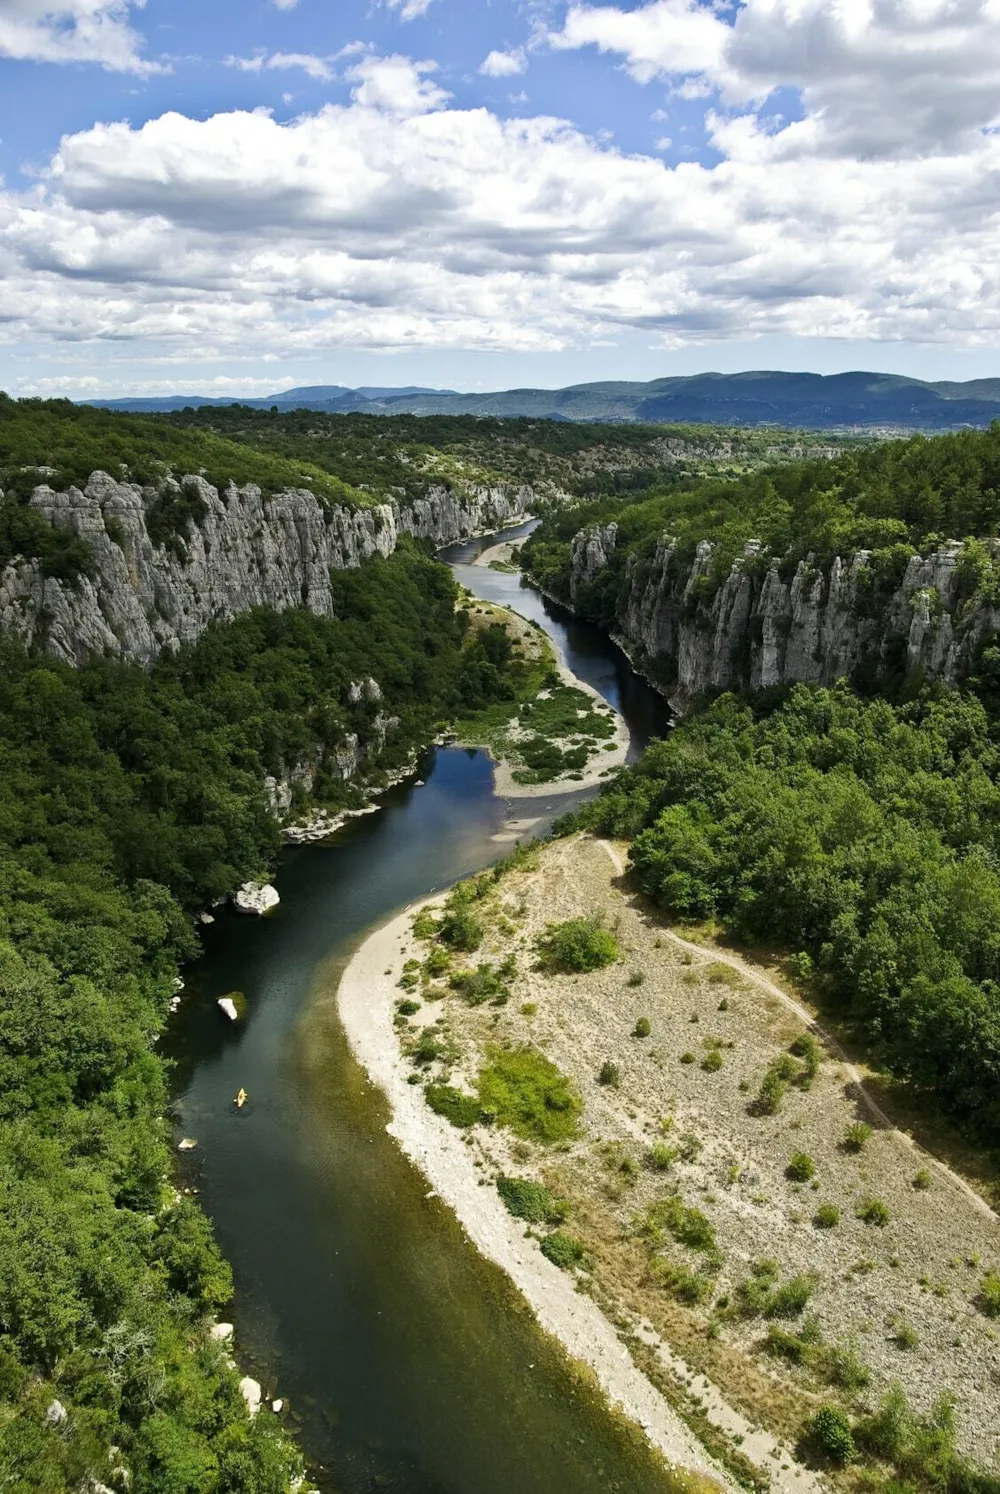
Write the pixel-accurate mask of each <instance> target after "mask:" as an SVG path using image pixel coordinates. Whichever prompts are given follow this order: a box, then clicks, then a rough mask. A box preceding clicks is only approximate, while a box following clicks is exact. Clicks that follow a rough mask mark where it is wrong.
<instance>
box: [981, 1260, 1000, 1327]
mask: <svg viewBox="0 0 1000 1494" xmlns="http://www.w3.org/2000/svg"><path fill="white" fill-rule="evenodd" d="M976 1305H977V1306H978V1308H979V1310H980V1312H984V1313H985V1314H986V1316H987V1317H988V1318H1000V1272H998V1271H987V1273H986V1275H985V1276H984V1277H983V1279H982V1281H981V1282H980V1283H979V1296H978V1297H977V1299H976Z"/></svg>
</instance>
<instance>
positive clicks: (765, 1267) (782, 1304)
mask: <svg viewBox="0 0 1000 1494" xmlns="http://www.w3.org/2000/svg"><path fill="white" fill-rule="evenodd" d="M780 1269H781V1268H780V1267H779V1265H778V1263H777V1261H773V1260H762V1261H755V1262H754V1264H753V1265H752V1266H751V1268H750V1276H749V1277H748V1279H747V1280H746V1281H741V1282H740V1284H739V1286H738V1287H737V1288H736V1299H737V1302H738V1303H739V1309H740V1312H741V1313H742V1314H743V1316H744V1317H747V1318H756V1317H765V1318H795V1317H798V1315H799V1313H801V1312H804V1311H805V1308H806V1305H807V1303H808V1301H809V1298H810V1297H811V1296H812V1294H813V1292H814V1291H815V1289H816V1280H815V1278H814V1277H812V1276H791V1277H789V1279H788V1281H786V1282H783V1283H782V1285H781V1286H778V1284H777V1283H778V1276H779V1273H780Z"/></svg>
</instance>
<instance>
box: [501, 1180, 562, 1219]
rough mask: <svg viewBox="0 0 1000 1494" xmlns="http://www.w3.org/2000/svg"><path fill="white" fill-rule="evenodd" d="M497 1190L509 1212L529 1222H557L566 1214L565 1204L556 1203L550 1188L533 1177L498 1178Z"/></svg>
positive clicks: (516, 1217)
mask: <svg viewBox="0 0 1000 1494" xmlns="http://www.w3.org/2000/svg"><path fill="white" fill-rule="evenodd" d="M497 1192H498V1193H499V1195H500V1197H501V1198H502V1199H503V1201H504V1204H505V1205H506V1208H507V1210H508V1212H509V1213H511V1214H513V1216H514V1218H515V1219H524V1220H526V1221H527V1223H528V1224H544V1223H545V1222H546V1220H549V1221H551V1222H553V1223H556V1222H558V1221H560V1220H562V1219H564V1218H565V1216H566V1208H565V1205H563V1204H558V1203H556V1201H555V1199H554V1198H553V1197H552V1194H551V1193H550V1192H549V1190H548V1189H547V1188H545V1187H543V1186H542V1184H541V1183H536V1182H534V1181H533V1180H532V1179H531V1178H508V1177H503V1176H501V1177H498V1178H497Z"/></svg>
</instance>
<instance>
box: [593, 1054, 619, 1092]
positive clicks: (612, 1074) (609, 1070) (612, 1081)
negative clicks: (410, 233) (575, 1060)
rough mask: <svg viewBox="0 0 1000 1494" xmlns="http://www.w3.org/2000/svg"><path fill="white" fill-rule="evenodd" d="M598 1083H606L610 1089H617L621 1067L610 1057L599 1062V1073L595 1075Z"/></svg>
mask: <svg viewBox="0 0 1000 1494" xmlns="http://www.w3.org/2000/svg"><path fill="white" fill-rule="evenodd" d="M597 1082H598V1084H606V1085H608V1086H609V1088H611V1089H617V1088H618V1086H619V1085H620V1084H621V1082H622V1074H621V1069H620V1068H619V1067H618V1065H617V1064H616V1063H612V1062H611V1060H610V1058H606V1059H605V1060H604V1062H603V1063H602V1064H601V1069H600V1073H599V1074H598V1076H597Z"/></svg>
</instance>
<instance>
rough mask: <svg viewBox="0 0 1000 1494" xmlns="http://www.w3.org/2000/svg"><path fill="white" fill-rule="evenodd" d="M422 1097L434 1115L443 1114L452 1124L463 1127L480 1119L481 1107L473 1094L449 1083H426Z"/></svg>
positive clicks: (472, 1124)
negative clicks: (468, 1093) (466, 1092)
mask: <svg viewBox="0 0 1000 1494" xmlns="http://www.w3.org/2000/svg"><path fill="white" fill-rule="evenodd" d="M424 1099H425V1100H426V1101H427V1103H428V1105H429V1106H430V1107H431V1109H432V1110H433V1111H434V1113H435V1115H443V1116H444V1118H445V1120H447V1121H450V1122H451V1124H452V1125H453V1126H459V1127H461V1128H462V1129H465V1128H466V1127H467V1126H474V1125H476V1123H477V1122H478V1121H480V1120H481V1119H482V1108H481V1106H480V1104H479V1101H478V1100H477V1099H476V1098H475V1097H474V1096H473V1095H467V1094H463V1093H462V1091H461V1090H460V1089H455V1088H454V1086H453V1085H451V1084H428V1085H427V1087H426V1088H425V1090H424Z"/></svg>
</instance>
